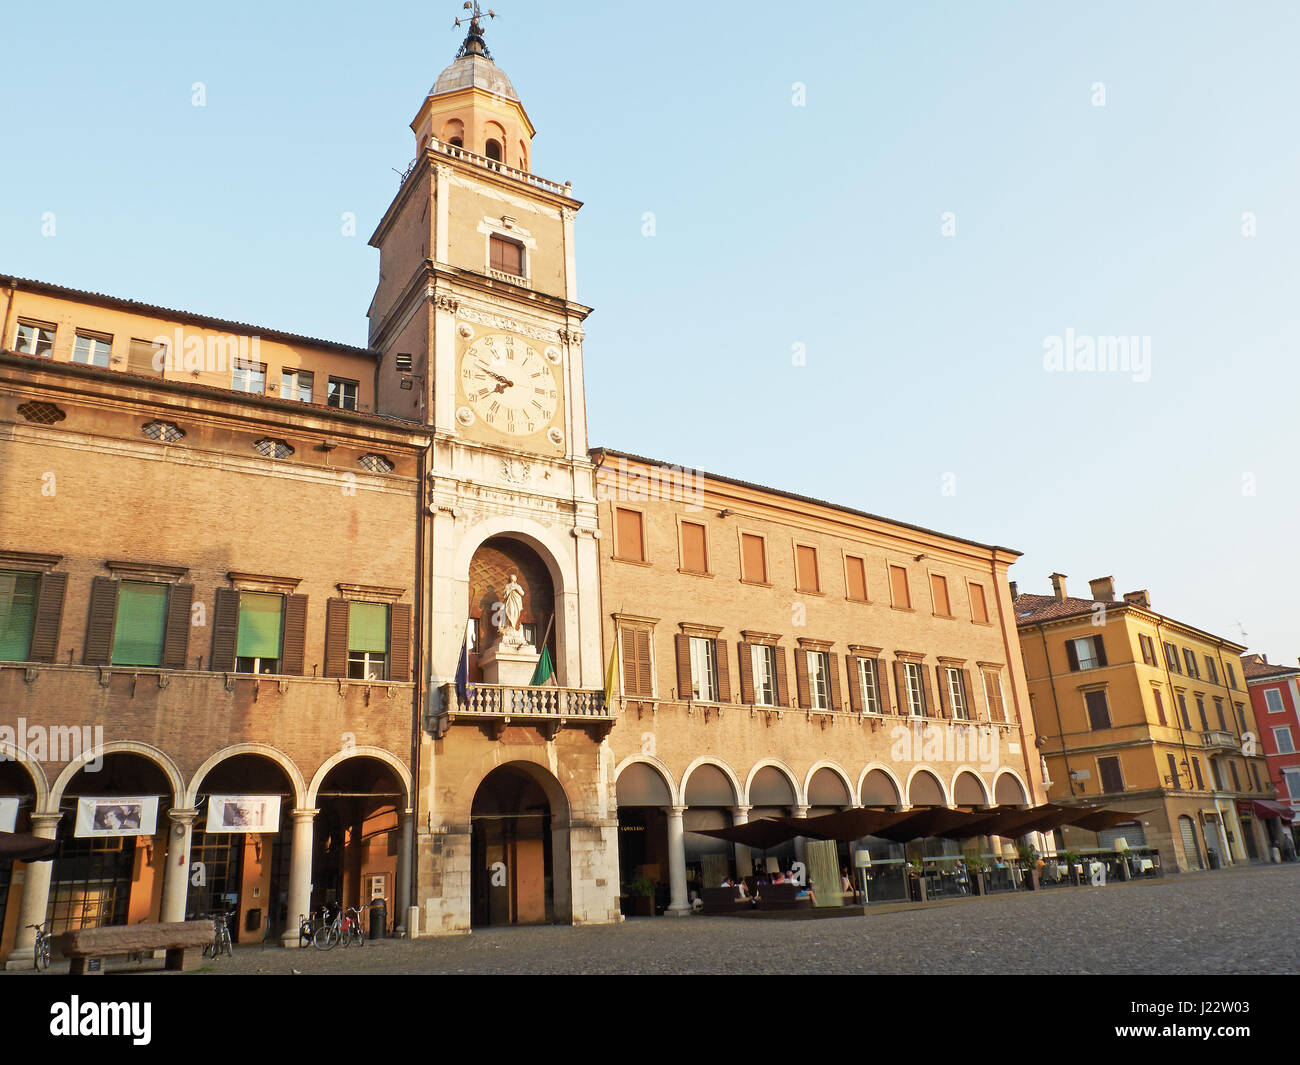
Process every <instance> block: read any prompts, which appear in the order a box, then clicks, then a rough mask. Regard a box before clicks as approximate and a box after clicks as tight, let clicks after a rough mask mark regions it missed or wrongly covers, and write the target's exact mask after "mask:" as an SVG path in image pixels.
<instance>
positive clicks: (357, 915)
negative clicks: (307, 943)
mask: <svg viewBox="0 0 1300 1065" xmlns="http://www.w3.org/2000/svg"><path fill="white" fill-rule="evenodd" d="M365 941H366V937H365V935H364V934H363V933H362V931H361V911H360V910H358V909H357V908H356V907H355V906H351V907H349V908H348V909H346V910H344V909H341V908H340V909H338V910H336V911H335V913H334V916H333V918H331V917H330V907H329V906H326V907H325V909H324V910H323V911H322V920H321V924H320V926H319V927H317V929H316V931H315V934H314V935H313V936H312V945H313V946H314V947H315V948H316V949H317V950H332V949H333V948H334V947H335V946H336V945H337V946H342V947H348V946H351V945H352V944H353V943H355V944H356V945H357V946H361V945H362V944H364V943H365Z"/></svg>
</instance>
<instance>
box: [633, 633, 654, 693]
mask: <svg viewBox="0 0 1300 1065" xmlns="http://www.w3.org/2000/svg"><path fill="white" fill-rule="evenodd" d="M636 678H637V681H636V682H637V687H638V688H639V689H640V691H641V694H642V695H644V696H645V697H646V698H647V699H650V698H653V697H654V693H655V679H654V672H653V669H652V665H651V662H650V630H649V629H637V630H636Z"/></svg>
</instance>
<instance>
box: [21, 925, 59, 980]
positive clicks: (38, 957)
mask: <svg viewBox="0 0 1300 1065" xmlns="http://www.w3.org/2000/svg"><path fill="white" fill-rule="evenodd" d="M27 927H28V928H34V929H36V944H35V948H34V950H33V952H32V968H34V969H35V970H36V971H37V972H41V971H42V970H45V969H48V968H49V967H50V940H52V939H53V938H54V937H53V936H51V935H50V933H49V930H48V929H47V928H46V927H45V926H44V925H39V924H29V925H28V926H27Z"/></svg>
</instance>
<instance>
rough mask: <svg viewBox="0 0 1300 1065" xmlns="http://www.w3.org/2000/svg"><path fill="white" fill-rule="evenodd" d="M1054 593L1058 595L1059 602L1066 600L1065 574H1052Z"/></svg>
mask: <svg viewBox="0 0 1300 1065" xmlns="http://www.w3.org/2000/svg"><path fill="white" fill-rule="evenodd" d="M1052 595H1053V596H1055V597H1056V601H1057V602H1058V603H1063V602H1065V574H1064V573H1053V574H1052Z"/></svg>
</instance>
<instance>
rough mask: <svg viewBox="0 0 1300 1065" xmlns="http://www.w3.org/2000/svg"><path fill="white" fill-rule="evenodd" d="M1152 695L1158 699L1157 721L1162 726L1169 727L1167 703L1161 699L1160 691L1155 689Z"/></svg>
mask: <svg viewBox="0 0 1300 1065" xmlns="http://www.w3.org/2000/svg"><path fill="white" fill-rule="evenodd" d="M1151 694H1152V695H1154V696H1155V697H1156V718H1157V720H1159V722H1160V724H1162V725H1168V724H1169V722H1168V721H1166V720H1165V701H1164V700H1163V699H1162V698H1160V693H1159V692H1158V691H1156V690H1154V689H1153V690H1152V692H1151Z"/></svg>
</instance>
